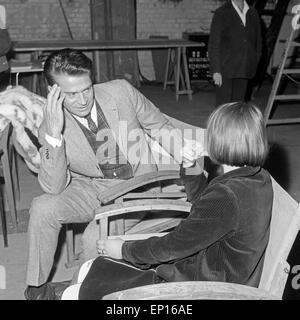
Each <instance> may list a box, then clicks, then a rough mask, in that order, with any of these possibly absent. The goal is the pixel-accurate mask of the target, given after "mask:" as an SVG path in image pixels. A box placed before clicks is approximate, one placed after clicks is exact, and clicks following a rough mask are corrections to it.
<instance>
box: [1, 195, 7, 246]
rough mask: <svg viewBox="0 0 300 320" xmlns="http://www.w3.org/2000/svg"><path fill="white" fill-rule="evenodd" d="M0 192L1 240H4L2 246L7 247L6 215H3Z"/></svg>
mask: <svg viewBox="0 0 300 320" xmlns="http://www.w3.org/2000/svg"><path fill="white" fill-rule="evenodd" d="M0 193H1V194H0V215H1V225H2V234H3V242H4V247H8V239H7V225H6V217H5V211H4V206H3V198H2V192H1V191H0Z"/></svg>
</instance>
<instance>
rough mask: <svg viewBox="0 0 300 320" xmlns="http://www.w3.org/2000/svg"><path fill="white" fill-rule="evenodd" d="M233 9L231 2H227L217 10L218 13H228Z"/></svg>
mask: <svg viewBox="0 0 300 320" xmlns="http://www.w3.org/2000/svg"><path fill="white" fill-rule="evenodd" d="M231 9H233V6H232V4H231V1H226V2H225V3H224V4H223V5H222V6H221V7H219V8H218V9H217V10H216V13H217V12H218V13H221V12H226V11H228V10H231Z"/></svg>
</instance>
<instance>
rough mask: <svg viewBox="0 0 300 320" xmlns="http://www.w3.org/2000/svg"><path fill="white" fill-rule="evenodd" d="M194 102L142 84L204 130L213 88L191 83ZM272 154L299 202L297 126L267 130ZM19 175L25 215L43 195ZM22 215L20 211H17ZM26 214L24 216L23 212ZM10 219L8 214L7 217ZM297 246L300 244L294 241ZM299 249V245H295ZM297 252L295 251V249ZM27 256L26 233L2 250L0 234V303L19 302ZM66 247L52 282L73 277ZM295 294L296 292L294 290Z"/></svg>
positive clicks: (260, 99)
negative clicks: (3, 274) (3, 283)
mask: <svg viewBox="0 0 300 320" xmlns="http://www.w3.org/2000/svg"><path fill="white" fill-rule="evenodd" d="M270 86H271V84H270V83H268V82H267V81H266V83H264V85H263V87H262V88H261V90H260V91H259V92H258V94H257V95H256V97H255V99H254V102H255V103H256V104H257V105H258V106H259V107H260V108H261V110H262V111H263V109H264V107H265V105H266V102H267V99H268V96H269V93H270ZM193 88H194V95H193V100H192V101H189V100H188V98H187V96H181V97H180V98H179V101H178V102H177V101H176V99H175V93H174V91H173V89H172V88H171V87H169V88H168V89H167V90H166V91H163V90H162V85H161V84H150V85H143V86H142V87H141V88H140V90H141V91H142V92H143V93H144V94H145V96H146V97H148V98H149V99H150V100H151V101H153V102H154V104H155V105H156V106H157V107H159V109H160V110H161V111H162V112H164V113H166V114H168V115H170V116H172V117H175V118H178V119H180V120H182V121H184V122H187V123H191V124H193V125H197V126H202V127H205V123H206V120H207V118H208V116H209V114H210V113H211V111H212V110H213V108H214V99H215V97H214V88H213V87H212V86H211V85H210V84H206V83H204V84H203V83H202V84H194V85H193ZM299 114H300V110H298V106H297V105H291V106H290V105H287V106H285V107H282V108H278V110H276V114H275V116H276V117H277V116H281V115H284V116H289V115H291V116H298V117H299ZM268 134H269V140H270V144H271V152H270V157H269V160H268V162H267V164H266V167H267V168H268V169H269V171H270V173H271V174H272V175H273V177H274V178H275V179H276V180H277V181H278V182H279V183H280V184H281V185H282V186H283V187H284V188H285V189H286V190H287V191H288V192H289V193H290V194H291V195H292V196H293V197H294V198H295V199H296V200H298V201H299V200H300V179H299V178H300V166H299V164H298V163H299V160H298V159H299V157H300V140H299V137H300V124H295V125H284V126H283V125H281V126H276V127H269V128H268ZM19 176H20V186H21V199H20V201H19V202H18V203H17V206H18V209H19V210H22V214H25V215H26V214H27V209H28V208H29V206H30V203H31V201H32V199H33V197H35V196H37V195H39V194H41V193H42V191H41V189H40V187H39V185H38V182H37V178H36V176H35V175H34V174H32V173H31V172H30V171H29V170H28V169H27V167H26V165H25V164H24V162H23V161H22V160H21V159H19ZM20 212H21V211H20ZM24 212H25V213H24ZM8 220H9V214H8ZM297 242H298V243H299V242H300V241H298V240H297ZM298 246H299V245H298ZM294 251H298V250H296V249H295V250H294ZM26 255H27V235H26V230H23V232H19V233H13V234H9V247H8V248H4V247H3V240H2V236H1V235H0V300H18V299H20V300H22V299H24V298H23V291H24V289H25V287H26V285H25V272H26ZM299 260H300V257H298V260H297V255H294V256H293V260H292V262H290V263H291V264H297V262H299V263H298V264H300V261H299ZM65 261H66V258H65V248H64V247H63V250H62V255H61V258H60V259H59V261H58V266H57V269H56V272H55V273H54V278H53V281H62V280H67V279H70V278H71V277H72V274H73V272H74V270H75V269H74V268H73V269H66V268H65V266H64V262H65ZM1 265H2V266H4V267H5V270H6V289H5V290H2V289H1ZM294 291H295V290H294ZM298 296H299V292H289V295H288V298H294V299H297V298H298Z"/></svg>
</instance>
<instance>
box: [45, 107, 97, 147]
mask: <svg viewBox="0 0 300 320" xmlns="http://www.w3.org/2000/svg"><path fill="white" fill-rule="evenodd" d="M73 117H74V118H76V119H77V120H78V121H79V122H80V123H81V124H82V125H84V126H85V127H86V128H87V129H89V126H88V122H87V120H86V119H85V118H82V117H78V116H76V115H75V114H73ZM91 117H92V120H93V121H94V122H95V124H96V126H97V125H98V119H97V109H96V102H94V104H93V107H92V110H91ZM45 139H46V141H47V142H48V143H49V144H50V145H51V146H52V147H54V148H55V147H60V146H61V144H62V139H63V137H62V135H61V136H60V139H56V138H53V137H51V136H49V135H48V134H47V133H46V135H45Z"/></svg>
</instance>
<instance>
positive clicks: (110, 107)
mask: <svg viewBox="0 0 300 320" xmlns="http://www.w3.org/2000/svg"><path fill="white" fill-rule="evenodd" d="M95 99H96V100H97V102H98V103H99V105H100V108H101V109H102V111H103V113H104V115H105V117H106V120H107V122H108V124H109V127H110V129H111V130H112V132H113V133H114V138H115V139H116V142H117V143H118V145H119V148H120V149H121V151H122V152H123V154H124V155H125V156H126V154H127V151H126V150H125V147H124V146H126V141H125V139H127V134H126V133H125V132H124V131H123V129H122V128H121V127H120V115H119V111H118V107H117V105H116V102H115V100H114V99H113V97H112V96H111V95H109V94H108V93H107V92H105V91H100V90H99V89H96V90H95Z"/></svg>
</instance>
